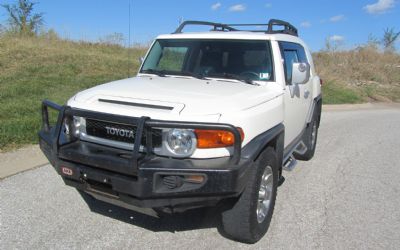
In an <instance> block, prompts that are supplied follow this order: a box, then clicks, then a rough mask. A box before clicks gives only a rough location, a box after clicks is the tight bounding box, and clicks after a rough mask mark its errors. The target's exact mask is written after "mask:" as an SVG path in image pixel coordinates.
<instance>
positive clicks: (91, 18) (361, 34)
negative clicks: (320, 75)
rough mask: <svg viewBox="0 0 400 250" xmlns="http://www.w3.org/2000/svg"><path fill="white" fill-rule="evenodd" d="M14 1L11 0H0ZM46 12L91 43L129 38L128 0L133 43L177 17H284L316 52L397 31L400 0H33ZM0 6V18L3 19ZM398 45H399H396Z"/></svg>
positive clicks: (60, 28)
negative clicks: (326, 43) (327, 45)
mask: <svg viewBox="0 0 400 250" xmlns="http://www.w3.org/2000/svg"><path fill="white" fill-rule="evenodd" d="M0 2H1V3H12V2H14V1H12V0H0ZM36 2H39V3H38V5H37V8H36V9H37V11H38V12H44V13H45V16H44V17H45V21H46V27H47V28H53V29H55V30H56V31H57V32H58V33H59V34H61V35H62V36H63V37H66V38H70V39H76V40H81V39H82V40H92V41H95V40H97V39H98V38H100V37H103V36H105V35H107V34H111V33H114V32H117V33H122V34H124V36H125V37H126V38H128V33H129V32H128V31H129V28H128V24H129V22H128V20H129V7H128V6H129V2H130V3H131V10H132V11H131V13H132V20H131V36H132V39H131V41H132V43H133V42H135V43H137V42H138V43H146V42H149V41H151V40H152V39H153V38H154V37H155V36H156V35H157V34H161V33H170V32H172V31H174V29H175V28H176V27H177V25H178V22H179V19H180V18H183V19H184V20H206V21H216V22H227V23H266V22H267V20H268V19H270V18H279V19H283V20H287V21H289V22H291V23H292V24H294V25H295V26H296V27H298V29H299V31H300V36H301V37H302V38H303V39H304V40H305V41H306V42H307V43H308V44H309V46H310V47H311V49H312V50H314V51H317V50H319V49H321V48H322V47H323V46H324V41H325V39H326V38H327V37H329V38H330V39H332V40H336V41H338V40H339V41H342V43H344V44H345V46H346V47H347V48H351V47H353V46H356V45H358V44H362V43H365V42H366V41H367V39H368V35H369V34H373V35H375V36H376V37H378V38H381V37H382V34H383V30H384V29H385V28H387V27H393V28H395V29H396V30H397V31H399V30H400V18H399V16H400V11H399V8H400V7H399V6H400V2H399V0H335V1H333V0H308V1H289V0H252V1H250V0H201V1H195V0H151V1H149V0H148V1H144V0H57V1H54V0H36ZM6 18H7V16H6V13H5V11H4V10H3V8H1V9H0V21H1V23H4V22H5V21H6ZM397 47H400V43H397Z"/></svg>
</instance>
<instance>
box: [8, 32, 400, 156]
mask: <svg viewBox="0 0 400 250" xmlns="http://www.w3.org/2000/svg"><path fill="white" fill-rule="evenodd" d="M128 54H130V59H128ZM144 54H145V49H140V48H135V49H131V50H128V49H126V48H123V47H120V46H113V45H106V44H94V43H88V42H72V41H66V40H61V39H59V38H57V36H47V37H45V36H44V37H15V36H14V37H13V36H9V35H8V36H3V37H1V36H0V151H2V150H9V149H11V148H15V147H20V146H21V145H24V144H32V143H37V131H38V130H39V129H40V126H41V121H40V120H41V117H40V106H41V101H42V100H43V99H49V100H52V101H55V102H57V103H59V104H64V103H65V102H66V101H67V100H68V99H69V98H70V97H71V96H73V95H74V94H75V93H77V92H79V91H81V90H83V89H87V88H90V87H93V86H96V85H99V84H102V83H106V82H109V81H113V80H117V79H123V78H126V77H127V76H128V69H129V70H130V73H131V74H130V75H131V76H132V75H133V74H134V72H136V71H137V68H138V58H139V57H140V56H143V55H144ZM314 59H315V63H316V65H317V71H318V73H319V74H320V75H321V77H322V79H324V82H325V84H324V85H323V87H322V88H323V101H324V103H325V104H341V103H360V102H365V101H370V100H378V101H379V100H389V101H390V100H391V101H400V71H399V68H398V67H399V66H400V56H399V55H398V54H382V53H378V52H376V51H375V52H374V51H366V50H361V51H350V52H337V53H321V52H320V53H316V54H314ZM175 63H176V64H173V65H164V67H166V68H168V67H172V66H174V67H178V66H179V63H180V61H179V60H175ZM356 83H362V85H357V84H356Z"/></svg>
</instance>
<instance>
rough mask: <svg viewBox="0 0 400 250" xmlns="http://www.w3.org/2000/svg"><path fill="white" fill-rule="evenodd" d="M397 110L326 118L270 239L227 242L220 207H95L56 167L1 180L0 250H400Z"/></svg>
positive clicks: (290, 184)
mask: <svg viewBox="0 0 400 250" xmlns="http://www.w3.org/2000/svg"><path fill="white" fill-rule="evenodd" d="M399 162H400V109H398V108H397V109H392V108H380V109H363V110H350V111H343V110H337V111H328V112H324V113H323V118H322V124H321V129H320V134H319V141H318V146H317V152H316V155H315V158H314V159H313V160H312V161H310V162H299V164H298V165H297V167H296V169H295V170H293V171H292V172H289V173H288V172H286V173H284V176H285V178H286V181H285V183H284V184H283V185H282V186H281V187H280V188H279V190H278V199H277V203H276V208H275V214H274V216H273V220H272V223H271V226H270V229H269V231H268V233H267V235H266V236H265V237H264V238H263V239H262V240H261V241H260V242H259V243H257V244H255V245H246V244H241V243H238V242H234V241H231V240H228V239H226V238H224V237H223V236H221V234H220V233H219V231H218V227H219V223H218V216H216V215H215V214H214V213H213V212H214V210H213V209H206V210H204V209H203V210H197V211H193V212H188V213H184V214H180V215H174V216H167V217H165V218H162V219H154V218H152V217H148V216H145V215H141V214H138V213H135V212H131V211H128V210H124V209H120V208H117V207H113V206H109V205H106V204H104V203H100V202H91V203H90V204H91V209H92V210H91V209H90V208H89V206H88V205H87V204H86V203H85V202H84V201H83V200H82V199H81V197H80V195H79V194H78V193H77V192H76V191H75V190H74V189H72V188H69V187H66V186H64V184H63V182H62V180H61V179H60V177H58V176H57V175H56V173H55V171H54V170H53V169H52V168H51V167H50V166H45V167H41V168H38V169H34V170H31V171H27V172H24V173H21V174H18V175H15V176H12V177H9V178H6V179H4V180H1V181H0V198H1V200H0V226H1V228H0V229H1V231H0V249H14V248H31V249H36V248H46V249H53V248H57V249H71V248H90V249H91V248H111V249H117V248H118V249H119V248H130V249H132V248H137V249H149V248H151V249H236V248H244V249H246V248H255V249H400V181H399V180H400V163H399Z"/></svg>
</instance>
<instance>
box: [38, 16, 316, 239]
mask: <svg viewBox="0 0 400 250" xmlns="http://www.w3.org/2000/svg"><path fill="white" fill-rule="evenodd" d="M193 25H195V26H197V27H199V26H203V27H204V26H210V27H211V28H212V29H211V31H207V32H189V33H188V32H186V33H185V32H183V30H184V28H187V26H192V27H193ZM260 26H265V27H266V29H265V30H251V29H250V27H256V28H259V27H260ZM49 108H51V109H55V110H57V111H58V118H57V122H56V123H55V124H53V125H51V124H50V123H49V112H48V111H49V110H48V109H49ZM320 117H321V83H320V78H319V77H318V76H317V74H316V72H315V69H314V66H313V61H312V58H311V54H310V51H309V49H308V48H307V46H306V45H305V44H304V42H303V41H302V40H301V39H299V38H298V33H297V29H296V28H295V27H294V26H292V25H291V24H289V23H287V22H284V21H280V20H271V21H269V23H268V24H231V25H229V24H220V23H211V22H199V21H186V22H183V23H182V24H181V25H180V27H179V28H178V29H177V30H176V31H175V32H174V33H173V34H168V35H161V36H159V37H158V38H157V39H156V40H155V41H154V43H153V44H152V46H151V48H150V49H149V51H148V54H147V56H146V57H145V59H143V60H142V65H141V67H140V70H139V72H138V74H137V76H136V77H134V78H129V79H125V80H120V81H115V82H112V83H107V84H103V85H100V86H97V87H94V88H91V89H88V90H85V91H82V92H79V93H78V94H76V95H75V96H74V97H72V98H71V99H70V100H69V101H68V102H67V104H66V105H64V106H60V105H57V104H55V103H52V102H50V101H47V100H45V101H43V103H42V118H43V128H42V130H41V131H40V132H39V137H40V147H41V149H42V151H43V152H44V154H45V155H46V156H47V158H48V159H49V161H50V163H51V164H52V165H53V166H54V168H55V169H56V171H57V172H58V173H59V174H60V175H61V176H62V178H63V180H64V182H65V183H66V184H67V185H70V186H72V187H75V188H77V189H78V190H79V191H80V192H81V193H82V194H83V195H90V197H94V198H96V199H99V200H102V201H105V202H109V203H112V204H115V205H118V206H123V207H129V208H133V209H147V210H151V211H153V212H154V211H158V212H160V211H163V212H168V211H169V212H178V211H184V210H187V209H191V208H196V207H204V206H213V205H217V204H224V205H225V206H221V207H224V209H223V210H222V211H221V213H222V216H221V217H222V225H223V229H224V231H225V233H226V234H227V235H229V236H230V237H231V238H233V239H235V240H239V241H242V242H248V243H254V242H257V241H258V240H259V239H260V238H261V237H262V236H263V235H264V234H265V233H266V231H267V229H268V227H269V224H270V221H271V217H272V213H273V210H274V205H275V199H276V194H277V187H278V185H279V184H280V183H281V182H282V181H283V177H282V170H291V169H293V167H294V166H295V165H296V159H298V160H309V159H311V158H312V157H313V155H314V151H315V146H316V141H317V132H318V127H319V123H320Z"/></svg>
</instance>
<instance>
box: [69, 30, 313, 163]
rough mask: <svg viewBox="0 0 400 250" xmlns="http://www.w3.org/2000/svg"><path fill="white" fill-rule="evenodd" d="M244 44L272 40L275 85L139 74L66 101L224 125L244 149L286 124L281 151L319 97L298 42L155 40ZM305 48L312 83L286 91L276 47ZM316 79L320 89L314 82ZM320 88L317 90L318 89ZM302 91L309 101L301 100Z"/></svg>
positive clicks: (200, 152)
mask: <svg viewBox="0 0 400 250" xmlns="http://www.w3.org/2000/svg"><path fill="white" fill-rule="evenodd" d="M189 38H190V39H246V40H270V41H271V46H272V53H273V56H274V70H275V81H274V82H259V83H260V85H259V86H256V85H250V84H245V83H243V82H239V81H236V80H222V79H208V80H199V79H195V78H192V77H177V76H166V77H159V76H156V75H148V74H138V76H137V77H134V78H129V79H125V80H120V81H115V82H111V83H107V84H103V85H100V86H97V87H94V88H91V89H88V90H85V91H82V92H80V93H78V94H77V95H76V96H74V97H73V98H71V99H70V100H69V101H68V105H69V106H71V107H74V108H79V109H85V110H91V111H97V112H104V113H111V114H117V115H124V116H132V117H141V116H148V117H150V118H151V119H160V120H175V121H196V122H212V123H228V124H232V125H234V126H236V127H241V128H242V129H243V131H244V133H245V138H244V141H243V144H242V145H243V146H245V145H246V144H247V143H248V142H250V141H251V140H252V139H253V138H254V137H256V136H257V135H259V134H261V133H263V132H266V131H268V130H269V129H271V128H272V127H274V126H276V125H278V124H280V123H284V125H285V146H287V145H288V144H289V143H290V142H291V141H292V140H293V139H294V138H295V137H297V136H298V135H299V134H300V132H301V131H302V130H303V128H304V127H305V125H306V118H307V115H308V113H309V110H310V108H311V104H312V101H313V97H315V96H317V95H318V94H319V93H320V87H319V78H318V77H317V76H316V75H315V71H314V66H313V64H312V58H311V55H310V53H309V52H308V49H307V47H306V46H305V44H304V43H303V42H302V41H301V40H300V39H299V38H297V37H294V36H290V35H282V34H273V35H271V34H263V33H251V32H207V33H184V34H173V35H162V36H159V37H158V39H189ZM276 41H288V42H295V43H299V44H301V45H303V47H305V48H306V51H307V57H309V60H310V62H311V63H310V64H311V78H310V81H309V82H308V83H306V84H301V85H296V86H294V89H297V95H292V93H291V92H292V90H291V89H292V88H293V87H292V86H290V87H289V86H286V83H285V77H284V69H283V65H282V60H281V55H280V49H279V45H278V42H276ZM317 78H318V84H316V81H317V80H316V79H317ZM316 85H318V86H316ZM306 92H309V93H308V96H307V98H304V95H305V93H306ZM99 99H106V100H112V101H122V102H133V103H140V104H148V105H159V106H164V107H170V108H171V110H166V109H156V108H148V107H134V106H126V105H120V104H112V103H105V102H101V101H99ZM230 151H231V149H230V148H219V149H196V150H195V152H194V154H193V155H192V156H191V157H192V158H213V157H222V156H227V155H229V154H230Z"/></svg>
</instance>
